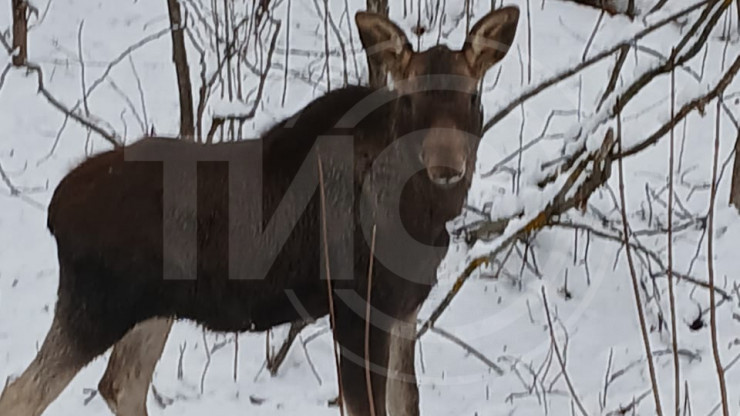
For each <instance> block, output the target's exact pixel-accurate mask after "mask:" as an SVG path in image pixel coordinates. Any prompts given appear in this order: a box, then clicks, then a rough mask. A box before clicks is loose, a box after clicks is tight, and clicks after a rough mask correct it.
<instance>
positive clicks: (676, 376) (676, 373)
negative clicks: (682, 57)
mask: <svg viewBox="0 0 740 416" xmlns="http://www.w3.org/2000/svg"><path fill="white" fill-rule="evenodd" d="M675 113H676V71H675V68H674V70H673V71H671V119H673V116H674V114H675ZM674 155H675V135H674V129H671V141H670V146H669V155H668V270H667V276H668V301H669V304H670V310H671V347H672V352H673V397H674V404H675V410H676V416H678V415H679V414H680V413H681V365H680V363H679V361H678V328H677V325H676V298H675V295H674V293H673V166H674Z"/></svg>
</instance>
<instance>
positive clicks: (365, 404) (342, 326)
mask: <svg viewBox="0 0 740 416" xmlns="http://www.w3.org/2000/svg"><path fill="white" fill-rule="evenodd" d="M336 324H337V331H336V337H337V342H338V343H339V346H340V352H341V360H340V372H341V376H342V394H343V400H344V404H345V406H346V408H347V411H348V412H349V415H350V416H386V414H387V413H386V384H387V380H388V357H389V346H390V334H389V333H388V331H387V329H384V328H380V327H377V326H375V325H372V324H371V326H370V337H369V345H368V346H369V348H368V353H369V354H368V363H369V370H370V389H368V385H367V369H366V368H367V367H366V360H365V321H364V319H362V317H360V316H358V315H357V314H356V313H355V312H353V311H350V310H345V311H343V313H337V321H336ZM369 392H372V396H373V406H374V409H373V410H374V412H372V411H371V409H370V401H369V400H368V397H369V395H370V393H369Z"/></svg>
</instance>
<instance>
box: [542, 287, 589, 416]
mask: <svg viewBox="0 0 740 416" xmlns="http://www.w3.org/2000/svg"><path fill="white" fill-rule="evenodd" d="M541 290H542V302H543V303H544V305H545V315H546V316H547V326H548V328H549V329H550V341H551V342H552V346H553V349H554V350H555V356H556V357H557V359H558V363H559V364H560V371H561V374H562V375H563V378H564V379H565V383H566V384H567V385H568V390H569V391H570V397H571V399H573V401H574V402H575V404H576V406H578V410H580V412H581V414H582V415H583V416H588V412H586V409H585V408H584V407H583V404H582V403H581V399H580V398H579V397H578V394H577V393H576V391H575V388H574V387H573V383H572V382H571V381H570V376H568V371H567V370H566V368H565V361H563V355H562V354H561V353H560V347H558V341H557V338H556V337H555V329H554V328H553V326H552V319H551V318H550V308H549V306H548V305H547V295H546V294H545V287H544V286H542V288H541Z"/></svg>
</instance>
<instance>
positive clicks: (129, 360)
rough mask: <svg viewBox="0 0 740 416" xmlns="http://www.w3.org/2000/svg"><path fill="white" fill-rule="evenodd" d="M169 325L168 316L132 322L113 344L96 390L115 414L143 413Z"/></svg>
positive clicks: (145, 412) (128, 415)
mask: <svg viewBox="0 0 740 416" xmlns="http://www.w3.org/2000/svg"><path fill="white" fill-rule="evenodd" d="M170 328H172V320H171V319H168V318H153V319H150V320H148V321H144V322H141V323H139V324H138V325H136V326H135V327H134V328H133V329H131V330H130V331H129V332H128V333H127V334H126V335H125V336H124V337H123V338H121V340H120V341H118V342H117V343H116V345H115V346H114V347H113V352H112V353H111V356H110V359H109V360H108V367H107V368H106V370H105V374H103V378H102V379H101V380H100V383H99V384H98V390H99V391H100V395H101V396H103V398H104V399H105V401H106V403H108V407H110V409H111V411H112V412H113V413H114V414H116V416H146V415H147V411H146V399H147V394H148V393H149V385H150V384H151V382H152V374H154V368H155V367H156V366H157V361H159V357H160V356H161V355H162V350H163V349H164V346H165V343H166V342H167V336H168V335H169V333H170Z"/></svg>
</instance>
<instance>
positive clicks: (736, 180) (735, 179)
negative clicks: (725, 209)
mask: <svg viewBox="0 0 740 416" xmlns="http://www.w3.org/2000/svg"><path fill="white" fill-rule="evenodd" d="M730 204H732V205H734V206H735V208H736V209H737V210H738V211H740V130H738V132H737V138H736V139H735V163H734V164H733V166H732V185H731V186H730Z"/></svg>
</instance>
